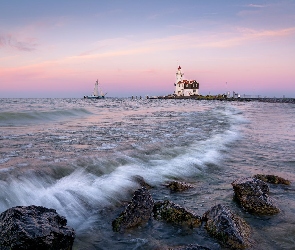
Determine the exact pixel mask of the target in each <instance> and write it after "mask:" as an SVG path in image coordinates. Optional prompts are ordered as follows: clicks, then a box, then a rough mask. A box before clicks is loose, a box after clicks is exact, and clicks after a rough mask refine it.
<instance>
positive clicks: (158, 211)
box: [153, 200, 202, 228]
mask: <svg viewBox="0 0 295 250" xmlns="http://www.w3.org/2000/svg"><path fill="white" fill-rule="evenodd" d="M153 213H154V218H155V219H157V220H164V221H166V222H168V223H172V224H175V225H182V226H188V227H189V228H194V227H198V226H200V225H201V223H202V220H201V217H200V216H198V215H196V214H195V213H193V212H191V211H189V210H187V209H185V208H183V207H181V206H179V205H177V204H175V203H173V202H171V201H168V200H165V201H158V202H156V203H155V205H154V209H153Z"/></svg>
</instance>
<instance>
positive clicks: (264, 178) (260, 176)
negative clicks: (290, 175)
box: [253, 174, 291, 185]
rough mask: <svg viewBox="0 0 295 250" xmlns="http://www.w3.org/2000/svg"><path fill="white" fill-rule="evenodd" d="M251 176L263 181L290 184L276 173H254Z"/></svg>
mask: <svg viewBox="0 0 295 250" xmlns="http://www.w3.org/2000/svg"><path fill="white" fill-rule="evenodd" d="M253 177H254V178H256V179H259V180H262V181H264V182H268V183H272V184H284V185H290V184H291V182H290V181H289V180H286V179H284V178H282V177H279V176H277V175H264V174H256V175H254V176H253Z"/></svg>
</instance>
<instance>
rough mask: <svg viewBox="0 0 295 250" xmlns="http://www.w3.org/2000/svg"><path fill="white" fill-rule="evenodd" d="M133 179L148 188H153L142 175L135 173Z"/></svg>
mask: <svg viewBox="0 0 295 250" xmlns="http://www.w3.org/2000/svg"><path fill="white" fill-rule="evenodd" d="M131 178H132V180H133V181H135V182H136V183H138V184H139V185H140V186H142V187H145V188H147V189H151V188H152V187H151V186H150V185H149V184H147V183H146V181H145V180H144V178H143V177H142V176H140V175H133V176H132V177H131Z"/></svg>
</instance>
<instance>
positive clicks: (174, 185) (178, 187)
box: [166, 181, 193, 192]
mask: <svg viewBox="0 0 295 250" xmlns="http://www.w3.org/2000/svg"><path fill="white" fill-rule="evenodd" d="M166 187H168V188H169V189H170V190H171V191H172V192H182V191H185V190H187V189H190V188H192V187H193V186H192V185H190V184H187V183H185V182H179V181H171V182H169V183H167V184H166Z"/></svg>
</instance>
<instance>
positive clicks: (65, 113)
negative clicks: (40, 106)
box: [0, 108, 92, 126]
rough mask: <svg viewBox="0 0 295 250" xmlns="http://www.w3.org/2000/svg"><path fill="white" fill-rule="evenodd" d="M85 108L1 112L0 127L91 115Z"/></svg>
mask: <svg viewBox="0 0 295 250" xmlns="http://www.w3.org/2000/svg"><path fill="white" fill-rule="evenodd" d="M91 114H92V113H91V112H90V111H88V110H86V109H84V108H73V109H67V110H52V111H26V112H0V126H22V125H29V124H32V123H36V122H37V123H43V122H50V121H59V120H64V119H68V118H72V117H81V116H86V115H91Z"/></svg>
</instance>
